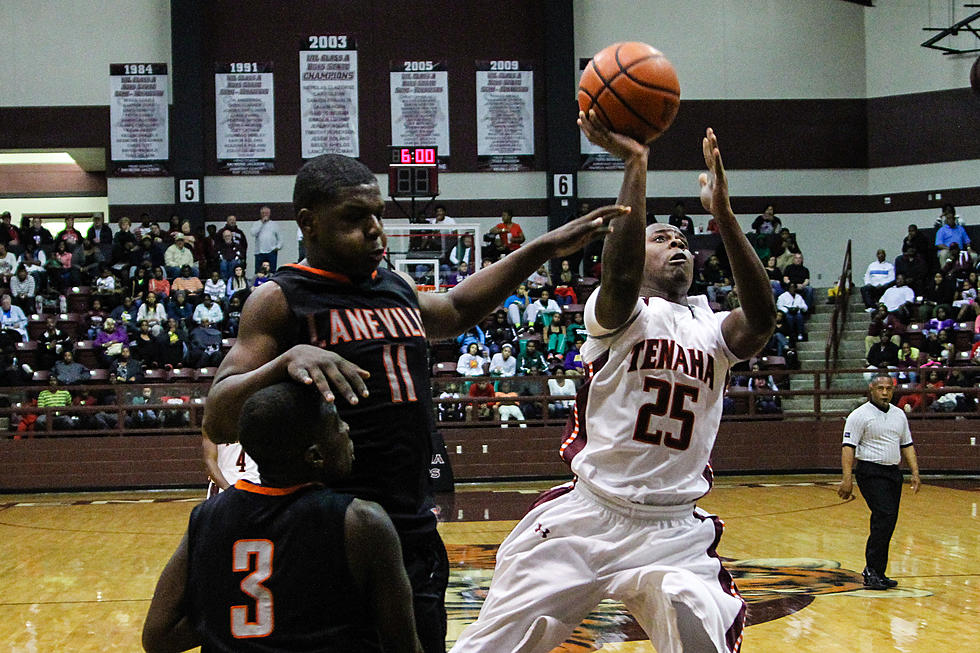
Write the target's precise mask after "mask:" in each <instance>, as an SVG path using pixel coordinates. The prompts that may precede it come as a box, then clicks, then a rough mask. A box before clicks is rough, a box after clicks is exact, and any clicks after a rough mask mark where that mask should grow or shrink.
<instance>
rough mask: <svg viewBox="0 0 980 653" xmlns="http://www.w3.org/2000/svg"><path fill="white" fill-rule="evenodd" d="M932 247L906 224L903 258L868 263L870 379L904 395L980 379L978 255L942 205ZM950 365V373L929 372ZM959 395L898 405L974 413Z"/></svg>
mask: <svg viewBox="0 0 980 653" xmlns="http://www.w3.org/2000/svg"><path fill="white" fill-rule="evenodd" d="M935 227H936V229H935V237H934V238H933V239H932V240H931V241H930V239H929V238H927V237H926V235H925V234H924V233H923V232H921V231H920V230H919V229H918V227H917V225H914V224H910V225H909V226H908V231H907V233H906V235H905V237H904V238H903V240H902V242H901V253H900V254H899V255H898V256H897V257H896V258H895V259H894V260H893V261H890V260H889V259H888V255H887V253H886V250H885V249H879V250H878V252H877V255H876V260H875V261H872V262H871V263H869V264H868V266H867V269H866V271H865V274H864V285H863V286H862V288H861V297H862V299H863V301H864V303H865V307H866V309H867V311H868V313H869V315H870V321H869V324H868V330H867V335H866V337H865V355H866V359H867V366H868V373H867V374H866V376H867V377H868V378H869V379H870V378H871V376H872V375H874V374H876V373H878V372H886V373H888V374H889V375H890V376H891V377H892V378H893V379H895V381H896V383H901V384H905V387H906V389H912V390H915V389H916V388H920V387H926V388H929V389H939V388H942V387H943V386H956V387H969V386H973V385H974V384H975V383H976V382H977V381H978V380H980V311H978V305H977V273H978V264H980V257H978V256H977V253H976V251H975V250H974V249H973V245H972V243H971V241H970V236H969V234H968V233H967V231H966V229H965V228H964V226H963V222H962V220H961V219H960V218H959V217H958V216H957V214H956V208H955V207H954V206H953V205H951V204H946V205H944V206H943V208H942V214H941V216H940V218H939V219H937V220H936V224H935ZM944 367H953V369H952V371H950V372H948V373H944V372H940V371H938V370H933V369H931V368H944ZM974 403H975V400H974V399H973V398H972V397H970V396H967V395H965V394H963V393H949V394H946V395H942V396H940V395H939V394H936V393H921V392H920V393H911V394H906V395H904V396H902V397H901V398H900V399H899V406H900V407H902V408H904V409H905V410H907V411H909V412H911V411H913V410H920V411H921V410H936V411H953V410H961V411H962V410H972V408H973V406H974Z"/></svg>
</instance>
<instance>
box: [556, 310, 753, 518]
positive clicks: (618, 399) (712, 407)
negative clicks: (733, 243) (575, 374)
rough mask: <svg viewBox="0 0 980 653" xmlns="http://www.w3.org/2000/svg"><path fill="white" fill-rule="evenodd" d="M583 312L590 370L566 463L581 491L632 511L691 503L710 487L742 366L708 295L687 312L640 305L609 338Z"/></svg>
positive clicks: (565, 449)
mask: <svg viewBox="0 0 980 653" xmlns="http://www.w3.org/2000/svg"><path fill="white" fill-rule="evenodd" d="M598 294H599V293H598V292H594V293H592V295H591V296H590V297H589V300H588V302H586V306H585V325H586V328H587V330H588V333H589V339H588V340H587V341H586V343H585V344H584V345H583V347H582V359H583V361H584V363H585V364H586V366H587V369H588V371H589V377H588V380H587V381H586V382H585V383H584V384H583V385H582V387H581V388H580V389H579V391H578V394H577V397H576V403H575V409H574V411H573V413H572V415H571V417H570V418H569V421H568V425H567V426H566V428H565V434H564V440H563V442H562V446H561V455H562V458H563V459H564V460H565V461H566V462H568V463H569V464H570V466H571V468H572V471H573V472H574V473H575V475H576V476H577V478H578V480H579V482H584V483H585V484H587V485H588V486H589V487H590V488H592V489H593V490H595V491H597V492H599V493H600V494H602V495H606V496H608V497H611V498H614V499H618V500H621V501H626V502H631V503H641V504H646V505H663V506H676V505H684V504H693V503H694V502H695V501H697V499H698V498H700V497H702V496H704V495H705V494H706V493H707V492H708V490H709V489H710V488H711V468H710V466H709V457H710V455H711V449H712V447H713V446H714V442H715V436H716V435H717V433H718V423H719V422H720V421H721V413H722V398H723V396H724V393H725V385H726V383H727V380H728V370H729V369H730V367H731V365H732V364H733V363H735V362H737V360H738V358H737V357H736V356H735V355H734V354H732V352H731V350H729V348H728V346H727V345H726V344H725V341H724V338H723V337H722V333H721V323H722V320H724V319H725V317H726V316H727V315H728V313H714V312H712V310H711V308H710V307H709V306H708V302H707V299H706V298H705V297H703V296H693V297H688V300H689V302H690V304H689V305H687V306H685V305H683V304H676V303H673V302H668V301H667V300H665V299H662V298H659V297H649V298H647V297H641V298H640V299H638V300H637V304H636V308H635V310H634V312H633V315H632V316H631V318H630V321H628V322H627V324H626V325H625V326H624V327H622V328H621V329H620V330H618V331H614V332H610V331H609V330H608V329H604V328H603V327H601V326H600V325H599V323H598V322H597V320H596V317H595V304H596V298H597V297H598Z"/></svg>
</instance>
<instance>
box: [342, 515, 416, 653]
mask: <svg viewBox="0 0 980 653" xmlns="http://www.w3.org/2000/svg"><path fill="white" fill-rule="evenodd" d="M344 536H345V542H346V548H347V560H348V561H349V562H350V570H351V574H352V575H353V576H354V581H355V582H356V583H357V585H358V587H360V588H361V591H362V592H363V594H364V596H365V597H366V599H367V603H368V605H369V606H370V607H371V609H372V610H373V612H374V614H373V617H374V623H375V625H376V626H377V629H378V634H379V635H380V636H381V646H382V647H383V648H384V651H385V653H422V644H421V642H420V641H419V638H418V635H417V634H416V632H415V616H414V613H413V608H412V588H411V587H410V585H409V582H408V575H407V574H406V573H405V566H404V564H403V562H402V553H401V544H399V541H398V533H396V532H395V526H394V524H392V523H391V519H390V518H389V517H388V515H387V514H385V511H384V510H383V509H382V508H381V506H379V505H378V504H376V503H373V502H369V501H362V500H360V499H355V500H354V501H352V502H351V504H350V506H348V508H347V514H346V515H345V516H344Z"/></svg>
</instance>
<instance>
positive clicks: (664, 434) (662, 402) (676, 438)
mask: <svg viewBox="0 0 980 653" xmlns="http://www.w3.org/2000/svg"><path fill="white" fill-rule="evenodd" d="M643 391H644V392H653V391H656V393H657V398H656V400H655V401H653V402H651V403H648V404H643V405H642V406H640V411H639V415H637V418H636V426H635V427H634V429H633V439H634V440H636V441H637V442H645V443H646V444H653V445H659V444H662V445H663V446H665V447H668V448H670V449H676V450H678V451H684V450H685V449H687V448H688V447H689V446H691V434H692V433H693V432H694V419H695V415H694V413H693V412H691V411H690V410H688V409H687V408H685V407H684V402H685V401H686V400H687V399H688V398H690V399H691V401H697V400H698V396H699V395H700V394H701V391H700V389H698V388H695V387H693V386H689V385H683V384H681V383H678V384H677V385H671V384H670V383H668V382H667V381H664V380H662V379H657V378H654V377H652V376H648V377H646V378H645V379H644V380H643ZM668 409H669V411H670V418H671V419H676V420H677V421H679V422H680V423H681V430H680V433H678V434H677V435H674V434H673V432H671V431H663V430H660V429H657V430H655V431H653V432H651V431H650V420H651V419H652V418H653V417H665V416H666V415H667V414H668Z"/></svg>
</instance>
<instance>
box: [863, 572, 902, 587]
mask: <svg viewBox="0 0 980 653" xmlns="http://www.w3.org/2000/svg"><path fill="white" fill-rule="evenodd" d="M861 575H862V576H864V589H866V590H886V589H888V588H889V585H888V583H886V582H885V579H884V578H882V577H881V575H880V574H879V573H878V572H877V571H875V570H874V569H872V568H871V567H865V568H864V571H863V572H861ZM895 584H896V585H897V584H898V583H895Z"/></svg>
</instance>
